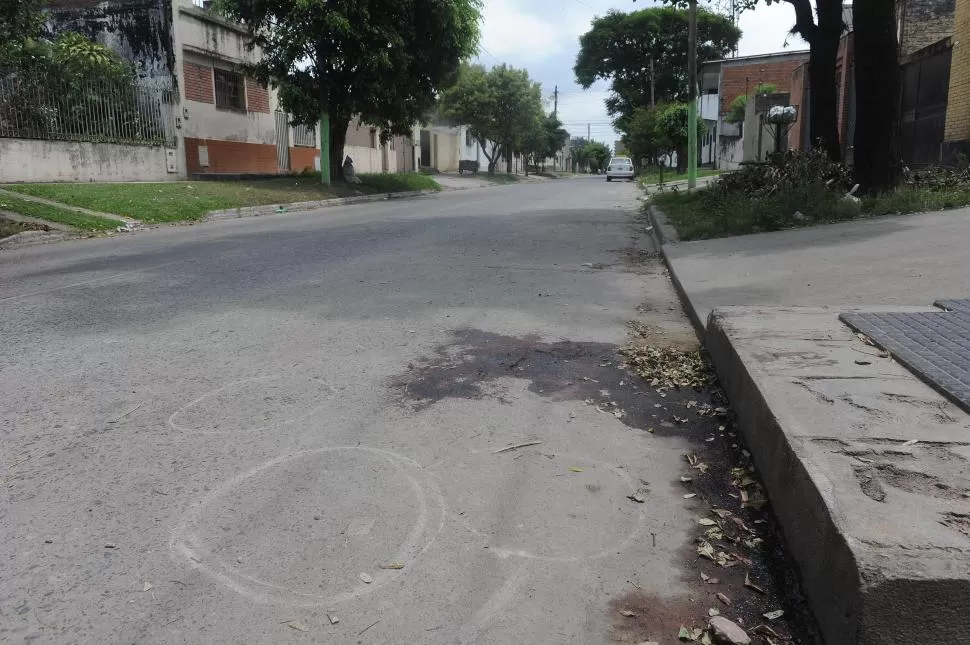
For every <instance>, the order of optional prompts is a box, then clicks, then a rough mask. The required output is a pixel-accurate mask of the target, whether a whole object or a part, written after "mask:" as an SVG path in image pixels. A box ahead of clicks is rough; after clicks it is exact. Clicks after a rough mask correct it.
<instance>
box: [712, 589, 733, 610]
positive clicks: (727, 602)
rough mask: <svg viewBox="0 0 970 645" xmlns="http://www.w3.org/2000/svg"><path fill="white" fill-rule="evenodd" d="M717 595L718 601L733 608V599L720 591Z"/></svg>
mask: <svg viewBox="0 0 970 645" xmlns="http://www.w3.org/2000/svg"><path fill="white" fill-rule="evenodd" d="M715 595H716V596H717V599H718V600H720V601H721V602H723V603H724V604H725V605H727V606H728V607H730V606H731V599H730V598H728V597H727V596H725V595H724V594H723V593H721V592H720V591H718V592H717V594H715Z"/></svg>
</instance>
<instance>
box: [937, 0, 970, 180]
mask: <svg viewBox="0 0 970 645" xmlns="http://www.w3.org/2000/svg"><path fill="white" fill-rule="evenodd" d="M953 31H954V33H953V40H954V45H953V49H952V51H951V56H952V57H951V61H950V82H949V88H948V101H947V109H946V121H945V130H944V136H943V151H942V156H943V161H944V162H947V163H961V162H962V163H966V162H967V160H970V0H957V3H956V19H955V22H954V29H953Z"/></svg>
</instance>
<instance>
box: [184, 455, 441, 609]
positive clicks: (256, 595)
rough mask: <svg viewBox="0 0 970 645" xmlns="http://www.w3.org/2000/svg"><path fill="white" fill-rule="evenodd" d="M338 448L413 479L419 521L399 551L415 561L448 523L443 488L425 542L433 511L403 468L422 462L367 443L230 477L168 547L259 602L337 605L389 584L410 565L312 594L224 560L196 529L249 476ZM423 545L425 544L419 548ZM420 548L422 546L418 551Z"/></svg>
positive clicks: (265, 465)
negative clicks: (339, 588) (386, 464)
mask: <svg viewBox="0 0 970 645" xmlns="http://www.w3.org/2000/svg"><path fill="white" fill-rule="evenodd" d="M339 450H359V451H363V452H369V453H372V454H375V455H378V456H380V457H382V458H384V459H385V460H387V461H388V462H389V463H390V464H391V465H392V466H394V467H395V468H397V470H398V471H399V472H400V473H401V474H402V475H403V476H404V477H405V478H406V479H407V480H408V483H409V484H410V485H411V487H412V489H413V490H414V492H415V495H416V497H417V500H418V519H417V520H416V522H415V524H414V527H413V528H412V529H411V531H410V533H409V535H408V538H407V540H406V541H405V543H404V545H403V546H402V548H401V550H400V551H399V553H398V555H397V558H396V560H395V561H397V562H401V563H402V564H407V563H409V562H414V561H415V560H416V559H417V558H418V557H420V556H421V555H423V554H424V553H425V552H426V551H427V550H428V549H429V548H430V547H431V545H432V544H433V543H434V541H435V540H436V539H437V537H438V535H439V534H440V533H441V531H442V529H443V528H444V523H445V515H446V509H445V501H444V497H443V496H442V495H441V492H440V490H438V489H437V487H436V486H434V485H433V484H431V486H430V489H431V493H432V495H433V496H434V498H435V500H434V501H435V503H437V504H438V505H439V507H440V513H439V521H438V526H437V527H436V528H433V529H432V530H431V532H430V535H429V537H428V539H427V540H426V541H425V542H424V544H423V546H422V544H421V542H422V539H421V538H422V536H423V535H424V534H425V532H426V531H427V524H428V515H429V510H428V500H427V495H426V492H425V489H424V488H423V487H422V486H421V484H420V483H419V482H418V480H417V478H416V477H414V476H413V475H412V474H410V473H408V472H406V471H405V470H404V469H403V468H402V465H406V466H408V467H410V468H414V469H417V470H420V465H418V464H417V463H416V462H415V461H414V460H412V459H410V458H409V457H406V456H404V455H401V454H398V453H394V452H391V451H387V450H381V449H378V448H368V447H363V446H334V447H326V448H315V449H310V450H302V451H299V452H296V453H292V454H289V455H285V456H282V457H277V458H275V459H271V460H270V461H267V462H264V463H262V464H260V465H258V466H255V467H254V468H251V469H249V470H247V471H246V472H244V473H241V474H239V475H236V476H235V477H233V478H231V479H229V480H228V481H226V482H224V483H223V484H222V485H220V486H219V487H218V488H216V489H215V490H214V491H212V492H211V493H209V494H208V495H206V496H205V497H204V498H203V499H202V500H201V501H199V502H198V503H197V504H195V505H194V506H193V507H192V508H190V509H189V510H188V511H187V512H186V513H185V514H184V515H183V516H182V518H181V520H180V521H179V523H178V524H177V525H176V526H175V528H174V529H173V530H172V534H171V537H170V539H169V548H170V550H171V551H172V553H173V555H178V556H181V557H182V558H185V560H187V561H188V563H189V566H191V567H192V568H194V569H197V570H199V571H201V572H203V573H204V574H206V575H208V576H209V577H211V578H213V579H214V580H216V581H218V582H221V583H222V584H224V585H225V586H227V587H228V588H230V589H231V590H233V591H235V592H236V593H238V594H240V595H242V596H245V597H247V598H249V599H250V600H253V601H254V602H258V603H261V604H286V605H289V606H294V607H320V606H333V605H336V604H339V603H341V602H344V601H346V600H350V599H352V598H358V597H360V596H363V595H365V594H368V593H371V592H373V591H375V590H377V589H380V588H381V587H383V586H385V585H386V584H388V583H389V582H391V581H393V580H396V579H399V578H400V577H401V576H403V575H406V573H407V570H408V567H407V566H405V569H403V570H399V571H393V570H388V571H382V572H381V573H379V574H377V576H376V577H375V579H374V582H373V583H371V584H362V585H359V586H357V587H355V588H354V589H352V590H350V591H347V592H343V593H340V594H336V595H330V596H321V595H318V594H310V593H306V592H302V591H297V590H295V589H292V588H290V587H286V586H284V585H278V584H274V583H271V582H267V581H265V580H260V579H258V578H256V577H254V576H251V575H248V574H245V573H243V572H241V571H239V570H238V568H237V567H233V566H231V565H229V564H227V563H225V562H223V561H222V560H221V559H219V558H218V557H216V556H213V555H212V554H210V553H208V551H207V550H206V549H205V546H204V545H203V544H202V543H201V540H199V539H198V537H197V536H196V535H195V533H193V532H192V530H191V527H192V525H193V524H194V523H196V522H197V521H198V520H199V519H200V516H201V514H202V511H203V510H204V509H205V507H206V506H208V505H209V504H210V503H212V502H213V501H215V500H216V499H218V498H220V497H222V496H224V495H226V494H227V493H229V492H230V491H231V490H232V489H233V488H235V487H236V486H238V485H239V484H241V483H242V482H243V481H245V480H246V479H249V478H250V477H253V476H255V475H257V474H259V473H261V472H263V471H265V470H267V469H270V468H273V467H275V466H279V465H281V464H283V463H287V462H290V461H293V460H296V459H299V458H302V457H307V456H311V455H315V454H322V453H326V452H333V451H339ZM419 546H420V547H421V548H418V547H419ZM415 550H417V551H416V552H415ZM210 560H211V562H210Z"/></svg>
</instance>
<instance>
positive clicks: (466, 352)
mask: <svg viewBox="0 0 970 645" xmlns="http://www.w3.org/2000/svg"><path fill="white" fill-rule="evenodd" d="M453 334H454V339H453V341H452V342H450V343H447V344H444V345H440V346H438V347H437V348H435V355H434V356H433V357H431V358H428V359H426V360H424V361H421V362H420V363H419V364H417V365H414V366H413V367H412V369H410V370H409V371H408V372H407V373H405V374H403V375H400V376H398V377H395V378H393V379H391V381H390V383H389V385H390V386H391V387H392V388H393V389H394V390H395V391H396V392H397V393H398V396H399V397H400V398H399V400H400V402H401V403H403V404H405V405H407V406H408V407H410V408H412V409H414V410H418V411H420V410H424V409H426V408H428V407H430V406H432V405H434V404H435V403H437V402H438V401H441V400H442V399H446V398H460V399H483V398H488V397H497V398H499V400H502V399H501V395H496V393H495V381H496V380H497V379H500V378H509V377H512V378H518V379H526V380H528V381H529V386H528V389H529V391H531V392H534V393H536V394H538V395H540V396H544V397H549V398H550V399H552V400H554V401H585V402H587V403H589V404H590V405H595V406H597V407H598V408H599V409H600V410H602V411H603V412H604V413H605V414H610V415H611V416H615V417H616V418H617V419H619V421H620V422H621V423H623V424H625V425H627V426H629V427H631V428H635V429H638V430H644V431H646V430H648V429H652V431H653V433H654V434H656V435H659V436H680V437H683V436H685V434H690V433H691V428H688V426H694V425H696V423H694V421H695V420H694V419H692V420H691V421H692V423H689V424H684V423H683V421H678V420H675V419H674V417H675V416H676V417H678V419H681V420H683V419H685V418H686V417H687V416H688V413H689V412H690V410H687V409H686V408H685V405H686V403H687V401H690V400H695V399H703V398H705V396H706V395H705V393H704V391H703V390H701V389H695V388H684V389H680V390H669V391H667V392H665V393H664V395H665V396H661V395H660V393H659V392H657V391H656V390H655V389H654V388H652V387H650V386H649V384H647V383H646V382H644V380H643V379H641V378H640V377H639V376H638V375H636V374H635V373H633V372H632V371H630V370H628V369H627V368H625V367H624V360H623V357H622V356H620V355H619V354H618V353H617V348H616V347H615V346H614V345H609V344H606V343H576V342H573V341H569V340H563V341H559V342H552V343H547V342H543V341H542V340H541V338H540V337H538V336H533V335H529V336H521V337H515V336H503V335H500V334H493V333H490V332H485V331H481V330H478V329H460V330H457V331H455V332H453ZM621 383H622V384H621ZM690 416H691V417H694V416H695V415H693V414H690ZM697 420H698V421H700V420H701V419H697ZM703 421H705V423H704V424H703V425H704V430H707V431H710V430H711V428H712V427H716V426H717V424H716V423H714V422H713V421H712V420H710V419H703ZM695 431H696V430H695Z"/></svg>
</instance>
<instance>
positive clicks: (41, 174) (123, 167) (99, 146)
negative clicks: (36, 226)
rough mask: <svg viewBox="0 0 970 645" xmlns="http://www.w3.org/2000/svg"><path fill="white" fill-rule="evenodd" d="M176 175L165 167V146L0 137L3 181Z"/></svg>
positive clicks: (136, 178) (164, 177)
mask: <svg viewBox="0 0 970 645" xmlns="http://www.w3.org/2000/svg"><path fill="white" fill-rule="evenodd" d="M173 152H174V150H173ZM27 161H29V163H27ZM177 178H178V175H177V174H176V173H170V172H168V170H167V162H166V148H161V147H158V146H129V145H116V144H111V143H88V142H74V141H42V140H38V139H4V138H0V181H3V182H48V181H167V180H172V179H177Z"/></svg>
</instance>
